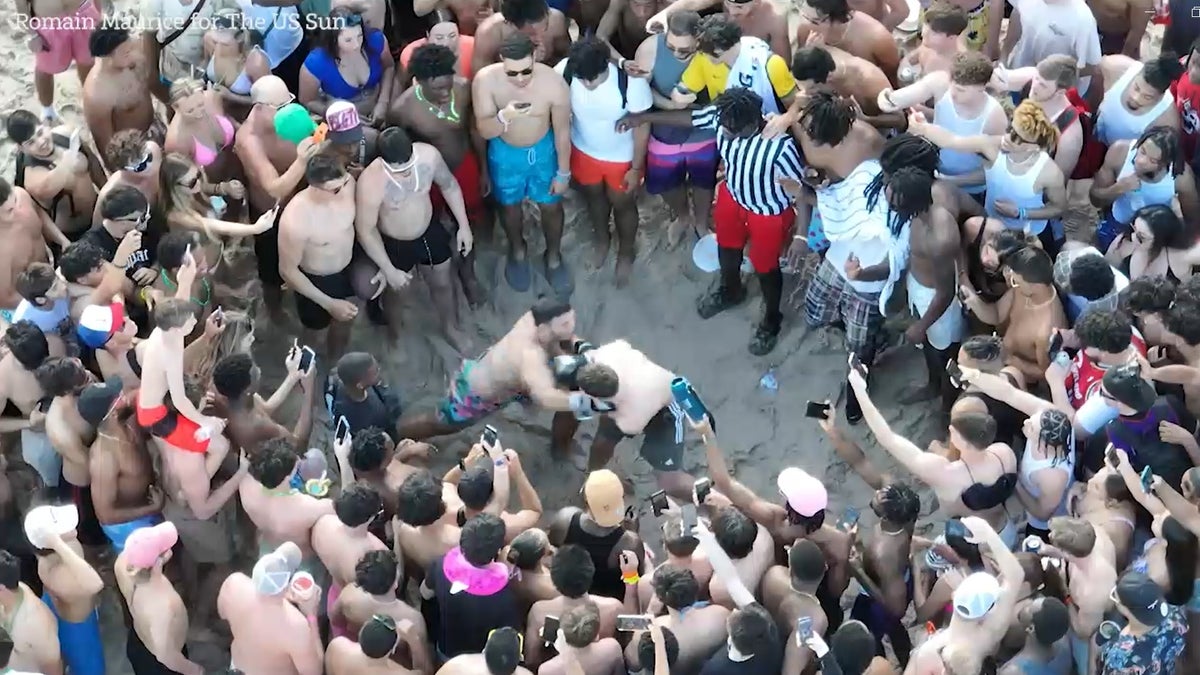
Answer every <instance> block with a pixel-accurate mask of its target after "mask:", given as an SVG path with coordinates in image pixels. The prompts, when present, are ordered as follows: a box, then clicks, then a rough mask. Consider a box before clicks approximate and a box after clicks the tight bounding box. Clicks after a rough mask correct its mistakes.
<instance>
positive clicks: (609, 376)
mask: <svg viewBox="0 0 1200 675" xmlns="http://www.w3.org/2000/svg"><path fill="white" fill-rule="evenodd" d="M572 362H573V364H572ZM560 364H561V367H560ZM572 366H573V368H574V372H573V373H571V372H570V371H569V369H570V368H571V367H572ZM555 376H556V377H558V378H559V382H560V383H562V384H567V385H569V386H570V387H571V388H575V387H578V388H579V389H580V390H581V391H582V392H583V393H584V394H587V395H588V396H589V397H591V398H592V399H593V400H594V401H599V402H601V403H602V405H599V406H596V404H595V403H593V404H592V405H593V406H594V407H598V408H599V409H601V410H610V411H611V412H605V413H604V414H603V415H602V416H601V417H600V426H599V428H598V430H597V432H596V437H595V439H594V440H593V442H592V448H591V452H590V454H589V456H588V470H589V471H594V470H596V469H602V468H604V467H605V466H607V465H608V462H609V461H610V460H611V459H612V456H613V454H614V453H615V452H616V450H617V444H618V443H620V442H621V440H622V439H624V438H631V437H634V436H639V435H642V436H644V438H643V440H642V448H641V455H642V457H643V458H645V460H646V461H647V462H648V463H649V464H650V467H651V468H652V469H653V470H654V474H655V477H656V478H657V480H658V485H659V487H660V488H661V489H664V490H666V491H667V492H669V493H670V494H672V495H673V496H675V497H676V498H677V499H685V500H686V499H690V495H691V490H692V483H693V482H694V481H693V479H692V477H691V476H690V475H688V474H687V473H684V471H683V450H684V444H683V439H684V419H683V411H682V410H680V409H679V408H678V406H676V405H675V403H674V400H675V399H674V397H673V395H672V393H671V382H672V381H673V380H674V379H675V377H676V376H675V374H674V373H672V372H671V371H669V370H667V369H665V368H663V367H662V366H660V365H658V364H656V363H654V362H653V361H651V360H650V359H649V358H647V357H646V355H645V354H643V353H642V352H640V351H638V350H637V349H634V348H633V347H632V346H631V345H630V344H629V343H628V342H626V341H624V340H616V341H614V342H610V343H608V344H606V345H603V346H601V347H597V348H595V349H592V350H589V351H587V352H585V353H582V354H576V355H574V356H566V357H562V358H561V359H555ZM559 417H560V418H561V422H560V424H558V425H556V426H557V427H558V428H556V429H555V431H556V432H557V433H558V434H561V435H559V436H557V437H555V438H553V439H552V440H553V442H554V447H555V449H557V450H558V451H559V452H562V451H564V450H566V449H567V448H569V447H570V444H571V438H572V437H574V435H575V430H576V429H577V428H578V426H579V423H578V420H577V419H575V418H574V417H570V416H567V415H560V416H559ZM571 422H574V424H573V425H572V424H571Z"/></svg>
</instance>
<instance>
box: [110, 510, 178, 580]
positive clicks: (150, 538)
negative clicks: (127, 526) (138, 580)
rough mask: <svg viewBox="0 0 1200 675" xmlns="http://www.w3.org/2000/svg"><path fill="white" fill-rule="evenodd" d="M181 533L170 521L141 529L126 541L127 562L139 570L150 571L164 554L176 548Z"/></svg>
mask: <svg viewBox="0 0 1200 675" xmlns="http://www.w3.org/2000/svg"><path fill="white" fill-rule="evenodd" d="M177 541H179V532H178V531H176V530H175V525H173V524H172V523H171V522H170V521H168V522H165V523H159V524H158V525H155V526H154V527H141V528H138V529H136V530H134V531H133V532H131V533H130V534H129V537H128V538H127V539H125V550H124V552H123V555H124V556H125V562H127V563H129V565H130V566H131V567H136V568H138V569H143V570H144V569H150V568H151V567H154V564H155V563H157V562H158V559H159V558H161V557H162V555H163V554H164V553H166V552H167V551H170V550H171V549H172V548H174V547H175V542H177Z"/></svg>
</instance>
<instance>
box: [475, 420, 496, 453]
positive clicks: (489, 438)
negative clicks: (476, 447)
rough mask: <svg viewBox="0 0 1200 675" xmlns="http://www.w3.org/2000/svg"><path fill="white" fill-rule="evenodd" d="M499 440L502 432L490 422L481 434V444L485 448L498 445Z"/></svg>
mask: <svg viewBox="0 0 1200 675" xmlns="http://www.w3.org/2000/svg"><path fill="white" fill-rule="evenodd" d="M498 440H500V432H499V431H496V427H494V426H492V425H490V424H489V425H487V426H485V427H484V428H483V433H482V434H479V444H480V445H482V446H483V447H485V448H490V447H492V446H494V445H496V441H498Z"/></svg>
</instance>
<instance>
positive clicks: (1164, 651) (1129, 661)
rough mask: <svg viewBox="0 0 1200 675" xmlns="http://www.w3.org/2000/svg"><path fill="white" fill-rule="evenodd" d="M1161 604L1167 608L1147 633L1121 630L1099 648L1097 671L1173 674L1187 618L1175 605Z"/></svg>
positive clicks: (1114, 674) (1107, 674) (1103, 673)
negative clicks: (1098, 668) (1161, 618)
mask: <svg viewBox="0 0 1200 675" xmlns="http://www.w3.org/2000/svg"><path fill="white" fill-rule="evenodd" d="M1163 607H1166V608H1167V616H1166V617H1165V618H1164V619H1163V622H1162V623H1160V624H1158V625H1157V626H1155V627H1154V628H1153V629H1151V630H1150V632H1149V633H1146V634H1145V635H1138V636H1134V635H1126V634H1125V633H1121V634H1119V635H1118V636H1117V637H1116V638H1115V639H1113V640H1112V641H1111V642H1109V643H1107V644H1105V645H1104V646H1103V647H1101V648H1100V673H1101V675H1175V672H1176V669H1175V666H1176V662H1177V661H1178V660H1179V656H1180V654H1182V653H1183V648H1184V645H1185V640H1186V638H1185V636H1186V635H1187V631H1188V622H1187V617H1186V616H1185V615H1184V613H1183V610H1182V609H1180V608H1179V607H1175V606H1173V605H1165V604H1164V605H1163Z"/></svg>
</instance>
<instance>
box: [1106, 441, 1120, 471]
mask: <svg viewBox="0 0 1200 675" xmlns="http://www.w3.org/2000/svg"><path fill="white" fill-rule="evenodd" d="M1104 459H1105V460H1107V461H1108V465H1109V466H1111V467H1112V468H1114V469H1115V468H1117V464H1118V463H1119V461H1120V458H1119V457H1117V449H1116V448H1114V447H1113V444H1112V443H1109V444H1108V447H1107V448H1105V449H1104Z"/></svg>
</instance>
